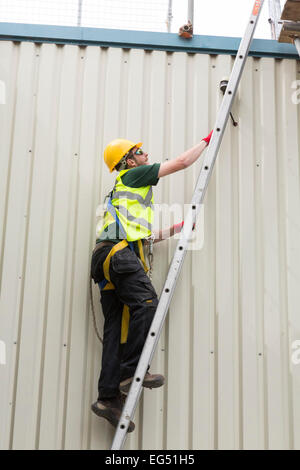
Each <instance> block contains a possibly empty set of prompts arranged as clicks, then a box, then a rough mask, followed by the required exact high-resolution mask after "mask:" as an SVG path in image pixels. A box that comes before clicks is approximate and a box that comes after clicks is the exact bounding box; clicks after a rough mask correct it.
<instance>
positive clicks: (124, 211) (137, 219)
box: [114, 206, 152, 230]
mask: <svg viewBox="0 0 300 470" xmlns="http://www.w3.org/2000/svg"><path fill="white" fill-rule="evenodd" d="M114 208H115V209H116V211H117V212H119V215H120V214H122V215H123V217H124V218H125V219H127V220H129V221H130V222H134V223H135V224H136V225H142V226H143V227H145V228H146V229H147V230H149V229H150V230H151V228H152V223H151V222H148V221H147V220H146V219H142V218H141V217H135V216H134V215H131V214H130V212H129V210H128V209H126V208H125V207H123V206H114Z"/></svg>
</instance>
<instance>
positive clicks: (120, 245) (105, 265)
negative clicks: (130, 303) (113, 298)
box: [103, 240, 128, 290]
mask: <svg viewBox="0 0 300 470" xmlns="http://www.w3.org/2000/svg"><path fill="white" fill-rule="evenodd" d="M126 246H128V243H127V240H122V241H121V242H119V243H117V244H116V245H115V246H114V247H113V248H112V249H111V250H110V252H109V253H108V255H107V257H106V258H105V261H104V263H103V272H104V277H105V279H106V280H107V282H108V283H107V284H106V286H105V287H104V289H103V290H112V289H115V286H114V285H113V283H112V282H111V280H110V275H109V265H110V259H111V257H112V256H113V255H114V254H115V253H116V252H117V251H120V250H123V248H126Z"/></svg>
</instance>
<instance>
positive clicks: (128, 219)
mask: <svg viewBox="0 0 300 470" xmlns="http://www.w3.org/2000/svg"><path fill="white" fill-rule="evenodd" d="M127 171H130V170H122V171H120V173H119V174H118V176H117V178H116V182H115V186H114V189H113V191H112V194H111V197H110V201H109V204H108V207H107V211H106V213H105V215H104V223H103V226H102V227H101V228H100V229H99V230H97V238H100V236H101V234H102V232H103V231H104V230H105V229H106V228H107V227H108V226H109V225H111V224H113V223H115V222H116V223H117V225H119V229H120V231H119V237H118V238H126V240H128V241H136V240H141V239H143V238H147V237H148V236H150V235H151V233H152V224H153V220H154V209H153V192H152V186H143V187H141V188H131V187H130V186H125V185H124V184H123V183H122V176H123V175H124V174H125V173H127Z"/></svg>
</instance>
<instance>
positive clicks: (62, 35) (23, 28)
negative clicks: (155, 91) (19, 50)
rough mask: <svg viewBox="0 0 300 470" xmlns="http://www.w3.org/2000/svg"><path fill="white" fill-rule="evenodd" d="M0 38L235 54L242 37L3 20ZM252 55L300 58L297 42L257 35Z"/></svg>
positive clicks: (0, 23)
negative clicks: (258, 36) (5, 21)
mask: <svg viewBox="0 0 300 470" xmlns="http://www.w3.org/2000/svg"><path fill="white" fill-rule="evenodd" d="M0 40H2V41H3V40H10V41H30V42H36V43H46V42H47V43H54V44H77V45H82V46H89V45H94V46H102V47H120V48H126V49H127V48H128V49H145V50H161V51H169V52H186V53H196V54H197V53H200V54H228V55H236V53H237V51H238V48H239V45H240V41H241V38H236V37H225V36H202V35H194V37H193V38H192V39H183V38H181V37H179V36H178V34H176V33H157V32H146V31H132V30H122V29H102V28H84V27H75V26H74V27H73V26H52V25H39V24H26V23H3V22H0ZM249 55H250V56H254V57H273V58H279V59H299V56H298V53H297V49H296V47H295V46H294V45H292V44H279V43H278V42H277V41H275V40H272V39H254V40H253V42H252V45H251V48H250V52H249Z"/></svg>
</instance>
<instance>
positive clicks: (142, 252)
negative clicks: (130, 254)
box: [138, 240, 149, 273]
mask: <svg viewBox="0 0 300 470" xmlns="http://www.w3.org/2000/svg"><path fill="white" fill-rule="evenodd" d="M138 248H139V254H140V259H141V262H142V264H143V266H144V270H145V273H147V272H148V271H149V268H148V266H147V264H146V261H145V256H144V250H143V243H142V240H138Z"/></svg>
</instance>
